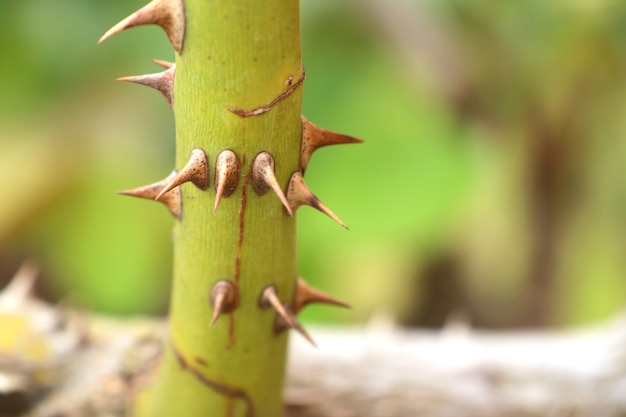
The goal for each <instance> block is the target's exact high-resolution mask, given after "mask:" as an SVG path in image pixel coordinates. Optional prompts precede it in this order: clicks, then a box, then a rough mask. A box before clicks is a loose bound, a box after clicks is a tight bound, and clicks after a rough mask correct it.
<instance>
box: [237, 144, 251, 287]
mask: <svg viewBox="0 0 626 417" xmlns="http://www.w3.org/2000/svg"><path fill="white" fill-rule="evenodd" d="M245 164H246V153H245V152H244V153H242V155H241V165H242V166H245ZM249 180H250V171H248V172H247V173H246V178H245V179H244V182H243V186H242V188H241V208H240V209H239V241H238V242H237V256H236V258H235V276H234V278H233V282H234V283H235V288H236V289H237V290H238V289H239V274H240V272H241V249H242V246H243V227H244V215H245V213H246V202H247V195H246V188H247V187H248V182H249Z"/></svg>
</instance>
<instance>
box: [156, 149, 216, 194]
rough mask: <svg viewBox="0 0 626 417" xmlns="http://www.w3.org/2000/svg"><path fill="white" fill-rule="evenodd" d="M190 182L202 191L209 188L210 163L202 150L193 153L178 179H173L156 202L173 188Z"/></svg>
mask: <svg viewBox="0 0 626 417" xmlns="http://www.w3.org/2000/svg"><path fill="white" fill-rule="evenodd" d="M189 181H191V182H192V183H193V184H194V185H195V186H196V187H198V188H199V189H201V190H206V189H207V188H209V163H208V161H207V158H206V154H205V153H204V151H203V150H202V149H200V148H196V149H194V150H193V151H191V156H190V157H189V161H187V164H186V165H185V166H184V167H183V169H181V170H180V172H179V173H178V174H177V175H176V177H174V178H172V179H171V181H170V182H169V183H168V184H167V185H166V186H165V187H163V188H162V189H161V191H160V192H159V194H157V196H156V197H155V200H160V199H161V197H162V196H163V195H164V194H165V193H167V192H168V191H170V190H171V189H172V188H174V187H178V186H179V185H181V184H183V183H185V182H189Z"/></svg>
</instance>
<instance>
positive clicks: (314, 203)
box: [287, 171, 350, 230]
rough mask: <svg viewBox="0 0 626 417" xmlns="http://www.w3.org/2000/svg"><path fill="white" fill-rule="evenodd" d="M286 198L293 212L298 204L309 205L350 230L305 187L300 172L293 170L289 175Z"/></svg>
mask: <svg viewBox="0 0 626 417" xmlns="http://www.w3.org/2000/svg"><path fill="white" fill-rule="evenodd" d="M287 200H288V202H289V206H290V207H291V210H292V211H294V212H295V211H296V210H297V209H298V208H299V207H300V206H303V205H307V206H311V207H313V208H314V209H317V210H319V211H321V212H322V213H324V214H325V215H327V216H328V217H330V218H331V219H333V220H334V221H336V222H337V223H339V224H340V225H341V226H343V228H344V229H346V230H350V229H349V228H348V226H346V225H345V223H344V222H342V221H341V219H339V217H337V215H336V214H335V213H333V212H332V211H331V210H330V209H329V208H328V207H326V206H325V205H324V203H322V202H321V201H320V199H319V198H317V197H316V196H315V194H313V193H312V192H311V190H310V189H309V187H307V185H306V184H305V182H304V178H303V177H302V173H300V172H298V171H296V172H294V173H293V175H292V176H291V179H290V180H289V187H288V188H287Z"/></svg>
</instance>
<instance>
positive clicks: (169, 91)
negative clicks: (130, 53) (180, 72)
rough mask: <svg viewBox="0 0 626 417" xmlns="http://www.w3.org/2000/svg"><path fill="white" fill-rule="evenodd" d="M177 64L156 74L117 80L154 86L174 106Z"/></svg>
mask: <svg viewBox="0 0 626 417" xmlns="http://www.w3.org/2000/svg"><path fill="white" fill-rule="evenodd" d="M175 72H176V65H175V64H172V66H171V67H170V68H168V69H167V70H165V71H163V72H158V73H156V74H146V75H136V76H131V77H120V78H118V79H117V81H127V82H131V83H135V84H141V85H145V86H147V87H150V88H154V89H155V90H158V91H160V92H161V94H163V97H165V99H166V100H167V103H168V104H169V105H170V107H173V101H174V74H175Z"/></svg>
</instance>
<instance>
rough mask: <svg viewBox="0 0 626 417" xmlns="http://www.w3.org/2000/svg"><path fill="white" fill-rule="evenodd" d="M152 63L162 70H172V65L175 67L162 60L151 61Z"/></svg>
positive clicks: (171, 63)
mask: <svg viewBox="0 0 626 417" xmlns="http://www.w3.org/2000/svg"><path fill="white" fill-rule="evenodd" d="M152 62H154V63H155V64H157V65H160V66H162V67H163V68H165V69H170V68H172V67H173V66H174V65H176V64H174V63H173V62H170V61H163V60H162V59H153V60H152Z"/></svg>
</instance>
